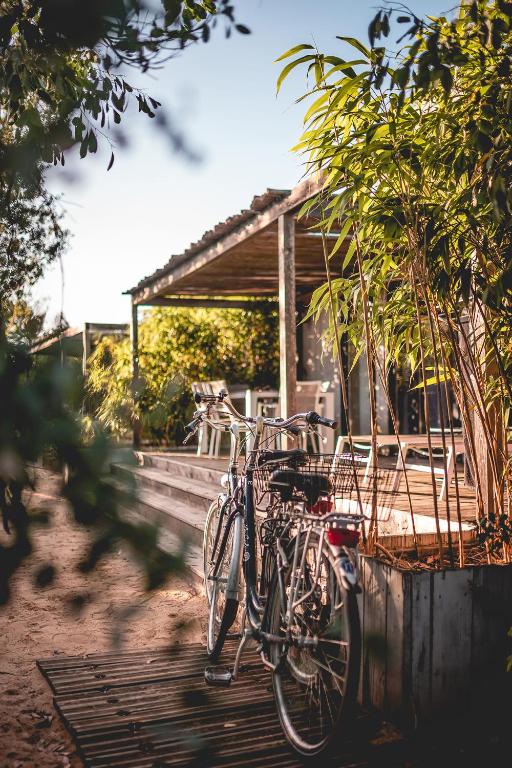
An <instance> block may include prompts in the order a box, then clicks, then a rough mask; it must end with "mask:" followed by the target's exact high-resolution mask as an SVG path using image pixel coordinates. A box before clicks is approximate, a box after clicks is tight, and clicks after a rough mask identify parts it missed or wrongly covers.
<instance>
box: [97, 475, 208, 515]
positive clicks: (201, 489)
mask: <svg viewBox="0 0 512 768" xmlns="http://www.w3.org/2000/svg"><path fill="white" fill-rule="evenodd" d="M112 472H113V474H114V476H117V477H119V478H121V479H123V478H124V479H129V478H130V477H132V478H134V479H135V483H136V485H137V488H138V490H139V491H148V492H152V493H156V494H158V495H159V496H165V497H168V500H171V499H172V501H173V502H176V503H177V504H179V505H180V506H182V507H189V508H190V510H191V512H193V511H199V512H203V515H205V514H206V512H207V511H208V507H209V506H210V504H211V502H212V501H213V500H214V499H215V498H216V496H217V494H218V493H219V491H220V484H219V485H217V484H215V483H212V482H204V481H200V480H197V479H195V478H188V477H183V476H179V475H174V474H171V472H170V471H163V470H162V469H157V468H154V467H134V466H130V465H127V464H114V465H112Z"/></svg>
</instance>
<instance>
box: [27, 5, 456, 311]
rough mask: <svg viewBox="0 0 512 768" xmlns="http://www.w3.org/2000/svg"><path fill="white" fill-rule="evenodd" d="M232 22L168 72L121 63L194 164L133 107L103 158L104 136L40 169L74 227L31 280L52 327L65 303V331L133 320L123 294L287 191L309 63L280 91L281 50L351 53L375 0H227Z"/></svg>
mask: <svg viewBox="0 0 512 768" xmlns="http://www.w3.org/2000/svg"><path fill="white" fill-rule="evenodd" d="M234 5H235V9H236V15H237V20H238V21H239V22H241V23H243V24H244V25H246V26H247V27H249V28H250V29H251V34H250V35H241V34H234V35H233V36H231V38H230V39H226V38H225V35H224V34H223V32H221V30H218V31H216V32H215V33H214V35H213V37H212V39H211V41H210V42H209V43H208V44H206V45H204V44H198V45H195V46H193V47H191V48H188V49H186V50H185V51H184V52H183V53H182V54H181V55H180V56H179V57H177V58H175V59H172V60H171V61H169V62H168V63H167V64H166V65H165V66H164V67H163V68H162V69H159V70H157V71H152V72H150V73H148V74H146V75H141V74H139V73H137V72H136V71H129V70H128V71H125V72H124V74H126V76H127V79H128V81H129V82H130V83H131V84H132V85H136V86H138V87H141V88H144V90H145V91H146V92H147V93H148V95H151V96H152V97H154V98H156V99H157V100H158V101H160V102H162V105H163V106H162V108H163V109H164V110H165V114H166V116H167V118H168V120H169V121H170V122H171V123H172V125H173V127H174V128H175V129H176V130H178V131H179V132H180V133H181V135H182V136H183V137H184V138H185V140H186V143H187V146H188V147H189V149H190V151H191V152H192V153H193V154H194V155H195V156H196V159H194V160H191V159H190V158H189V157H188V156H187V154H186V153H183V152H176V150H175V148H173V146H172V144H171V142H170V141H169V138H168V137H167V136H166V135H165V133H164V131H163V130H162V129H161V128H160V129H159V128H158V127H157V126H155V125H154V122H155V121H152V120H150V119H149V118H147V117H146V116H145V115H142V114H140V115H139V114H138V113H137V111H136V109H130V110H129V111H128V113H127V115H126V117H125V119H124V121H123V123H124V125H125V133H126V139H127V145H126V146H117V148H116V150H115V155H116V157H115V162H114V165H113V167H112V168H111V170H110V171H107V165H108V162H109V158H110V148H109V147H108V145H107V143H106V142H103V145H101V147H100V151H99V152H98V154H97V155H96V156H91V155H88V156H87V158H86V159H84V160H80V159H79V158H78V156H77V155H78V150H76V149H75V150H72V151H71V152H70V153H69V154H68V156H67V158H66V166H65V169H63V170H60V169H56V170H54V169H53V168H52V169H51V170H50V171H49V173H48V184H49V187H50V189H51V191H52V192H54V193H55V194H57V195H60V196H61V202H60V206H61V209H62V212H63V217H64V219H63V220H64V224H65V226H66V227H67V228H68V230H69V231H70V233H71V237H70V242H69V246H68V249H67V252H66V253H65V255H64V257H63V260H62V264H55V265H53V266H52V267H50V268H49V269H48V271H47V273H46V275H45V276H44V277H43V279H42V280H41V281H40V282H39V283H38V284H37V286H36V287H35V288H34V291H33V296H34V298H35V299H36V300H37V301H38V302H39V303H40V304H41V305H43V306H44V307H46V309H47V324H48V325H51V324H52V322H53V321H54V319H55V318H56V317H57V316H58V315H59V314H60V312H61V311H63V313H64V316H65V318H66V320H67V322H68V323H69V324H70V325H71V326H79V325H81V324H83V323H84V322H107V323H108V322H129V318H130V299H129V297H128V296H126V295H123V292H124V291H126V290H127V289H129V288H131V287H133V286H134V285H136V284H137V283H138V282H139V280H141V279H142V278H143V277H145V276H146V275H149V274H151V273H152V272H153V271H154V270H155V269H158V268H160V267H162V266H163V265H164V264H165V263H166V262H167V260H168V259H169V256H170V255H171V254H177V253H181V252H182V251H183V250H184V249H185V248H186V247H187V246H188V245H189V244H190V243H191V242H194V241H197V240H199V239H200V238H201V236H202V234H203V233H204V232H205V231H206V230H207V229H210V228H212V227H213V226H214V225H215V224H216V223H218V222H219V221H223V220H224V219H226V218H227V217H228V216H231V215H233V214H235V213H237V212H239V211H240V210H241V209H242V208H247V207H248V206H249V205H250V202H251V200H252V198H253V196H254V195H257V194H261V193H262V192H263V191H264V190H265V189H266V188H267V187H271V188H274V189H289V188H291V187H293V186H294V185H295V184H297V183H298V182H299V181H300V179H301V177H302V174H303V167H302V160H301V158H300V157H299V156H298V155H296V154H294V153H292V152H291V148H292V147H293V145H294V144H295V143H296V142H297V140H298V138H299V136H300V133H301V126H302V117H303V114H304V112H305V108H304V104H296V103H295V99H296V98H298V97H299V96H300V95H301V94H302V93H303V92H304V90H305V85H306V84H305V80H304V76H305V75H304V71H303V70H301V71H299V72H297V73H296V74H295V75H294V76H293V77H291V78H290V80H289V81H287V82H286V83H285V85H284V86H283V88H282V90H281V92H280V94H279V95H278V96H277V97H276V80H277V76H278V74H279V72H280V68H281V67H282V64H276V63H275V59H276V58H277V57H278V56H280V55H281V54H282V53H283V52H284V51H286V50H288V49H289V48H291V47H292V46H294V45H297V44H298V43H303V42H305V43H313V42H314V43H315V44H316V45H317V46H318V48H319V49H320V50H321V51H323V52H328V53H333V54H337V55H342V56H345V57H347V56H349V55H350V50H349V48H348V47H347V46H346V45H344V44H342V43H341V42H340V41H339V40H337V39H336V35H342V36H345V37H356V38H359V39H360V40H362V41H363V42H364V43H367V28H368V22H369V21H370V20H371V18H372V17H373V16H374V15H375V13H376V10H377V7H378V6H379V3H378V0H377V2H376V1H375V0H373V1H369V0H355V2H354V1H353V0H235V2H234ZM408 5H409V7H410V8H411V9H412V10H413V11H414V12H415V13H416V14H417V15H425V14H431V15H436V14H438V13H440V12H444V11H447V10H448V9H449V8H450V7H451V5H452V4H450V2H449V0H410V2H409V3H408Z"/></svg>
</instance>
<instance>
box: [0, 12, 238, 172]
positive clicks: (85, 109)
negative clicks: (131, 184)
mask: <svg viewBox="0 0 512 768" xmlns="http://www.w3.org/2000/svg"><path fill="white" fill-rule="evenodd" d="M221 19H223V20H224V22H225V30H226V34H230V32H231V30H232V29H233V27H234V28H235V29H237V31H238V32H242V33H247V32H248V31H249V30H247V29H246V28H245V27H244V26H243V25H240V24H235V19H234V11H233V6H232V5H230V4H229V3H228V2H227V0H199V1H198V2H193V1H192V0H161V1H160V2H151V1H150V0H147V2H145V0H94V2H87V3H84V2H82V0H46V2H44V1H43V0H39V2H38V1H37V0H35V2H32V1H31V0H21V2H16V0H13V1H12V2H4V3H2V6H1V15H0V108H1V111H2V115H3V117H2V122H3V124H4V125H5V126H7V127H9V129H10V131H11V137H10V139H9V140H6V139H5V137H2V142H1V144H0V171H3V172H10V173H23V174H25V175H26V176H28V177H29V178H30V179H33V178H34V174H35V171H36V169H37V167H38V163H39V162H40V161H42V162H44V163H54V164H57V163H62V164H64V162H65V154H64V153H65V150H67V149H69V147H71V146H72V145H73V144H75V143H76V144H79V146H80V155H81V157H85V156H86V155H87V154H88V153H95V152H96V151H97V148H98V143H99V141H100V140H101V139H105V140H106V141H108V142H109V143H110V144H112V138H111V137H112V133H113V131H115V130H116V127H117V126H118V125H119V124H120V123H121V122H122V120H123V117H124V114H125V112H126V110H127V108H128V105H129V103H130V102H134V103H135V104H136V106H137V108H138V111H139V112H141V113H143V114H145V115H147V116H148V117H150V118H154V117H155V113H156V110H157V109H158V108H159V107H160V104H159V103H158V102H157V101H156V100H155V99H153V98H151V97H150V96H149V95H147V94H146V92H145V91H142V90H140V89H138V88H135V87H134V86H133V85H131V84H130V83H129V82H128V80H127V78H126V76H125V73H124V72H122V71H121V69H120V67H124V68H125V69H126V68H129V67H131V68H134V69H138V70H140V71H142V72H145V71H146V70H148V69H149V68H150V67H153V66H159V65H161V64H162V62H163V61H164V60H165V59H166V58H169V57H171V56H173V55H176V54H177V53H179V52H180V51H181V50H183V48H185V47H186V46H187V45H189V44H191V43H195V42H198V41H202V42H204V43H207V42H208V40H209V39H210V33H211V30H212V29H213V28H214V27H215V26H216V25H217V23H218V22H219V21H220V20H221ZM163 119H164V118H162V120H163ZM168 128H169V131H170V135H171V138H173V133H172V129H171V126H168ZM174 139H176V140H178V137H176V136H174ZM113 158H114V156H113V153H112V156H111V161H110V164H111V163H112V162H113Z"/></svg>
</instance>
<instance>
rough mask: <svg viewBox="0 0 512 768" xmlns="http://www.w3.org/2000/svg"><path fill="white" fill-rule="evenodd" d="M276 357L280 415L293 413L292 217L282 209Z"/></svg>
mask: <svg viewBox="0 0 512 768" xmlns="http://www.w3.org/2000/svg"><path fill="white" fill-rule="evenodd" d="M278 262H279V361H280V399H281V416H282V417H283V418H284V419H287V418H288V417H289V416H291V415H292V414H294V413H295V410H296V408H295V403H296V393H297V362H296V360H297V335H296V334H297V328H296V325H297V320H296V315H295V219H294V217H293V215H292V214H290V213H286V214H283V215H282V216H280V217H279V224H278Z"/></svg>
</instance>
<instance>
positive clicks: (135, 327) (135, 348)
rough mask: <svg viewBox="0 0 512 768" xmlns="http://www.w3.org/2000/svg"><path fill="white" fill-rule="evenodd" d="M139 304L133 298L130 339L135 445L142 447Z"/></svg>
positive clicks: (135, 446) (136, 447)
mask: <svg viewBox="0 0 512 768" xmlns="http://www.w3.org/2000/svg"><path fill="white" fill-rule="evenodd" d="M137 310H138V306H137V304H135V303H134V301H133V299H132V317H131V325H130V340H131V347H132V396H133V405H134V414H133V419H132V430H133V447H134V448H135V449H138V448H140V431H141V430H140V419H139V414H138V391H139V324H138V312H137Z"/></svg>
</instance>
